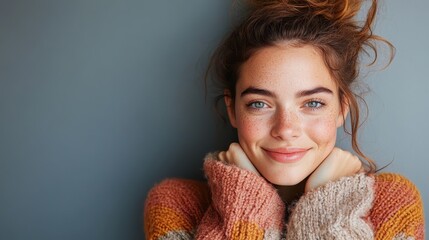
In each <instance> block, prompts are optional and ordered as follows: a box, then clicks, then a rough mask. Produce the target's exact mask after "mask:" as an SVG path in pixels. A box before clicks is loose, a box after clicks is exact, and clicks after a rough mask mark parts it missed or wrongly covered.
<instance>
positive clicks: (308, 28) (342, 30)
mask: <svg viewBox="0 0 429 240" xmlns="http://www.w3.org/2000/svg"><path fill="white" fill-rule="evenodd" d="M370 3H371V4H370V5H369V8H368V9H367V12H366V18H365V19H364V21H361V22H359V21H358V20H357V19H356V15H357V14H358V12H359V11H361V8H362V5H363V1H359V0H341V1H339V0H307V1H304V0H248V1H245V4H246V6H247V12H246V14H245V16H244V18H243V20H242V22H241V23H240V24H239V25H238V26H236V27H235V28H234V29H233V30H232V31H231V32H230V33H229V35H227V37H226V38H225V39H224V40H223V42H222V43H221V44H220V45H219V46H218V48H217V49H216V51H215V52H214V54H213V56H212V58H211V61H210V64H209V68H208V70H207V75H206V80H207V78H208V76H212V77H213V80H214V82H215V84H216V85H217V86H218V87H219V90H220V91H221V92H222V94H219V95H218V96H217V98H216V106H217V104H218V102H219V100H221V99H223V97H224V94H223V92H224V90H225V89H226V90H228V92H230V93H231V96H230V97H232V98H233V99H234V98H235V87H236V83H237V80H238V79H239V74H240V68H241V66H242V64H243V63H245V62H246V61H247V60H248V59H249V58H250V57H251V56H252V54H253V53H255V52H256V51H257V50H259V49H261V48H264V47H267V46H273V45H276V44H277V43H279V42H287V43H289V44H291V45H292V46H296V47H299V46H303V45H311V46H313V47H315V48H316V49H318V50H319V51H320V53H321V54H322V56H323V59H324V61H325V63H326V66H327V67H328V70H329V71H330V73H331V75H332V76H333V79H334V81H335V82H336V84H337V86H338V88H339V98H340V101H341V102H342V103H347V105H348V106H349V111H350V113H349V115H350V127H351V130H347V129H346V127H345V125H344V130H345V132H346V133H348V134H350V135H351V144H352V147H353V150H354V151H355V152H356V154H358V155H359V156H360V158H361V159H364V160H365V161H366V164H365V165H366V168H367V169H366V170H367V172H368V173H373V172H375V171H376V168H377V167H376V164H375V162H374V161H373V160H372V159H370V158H368V157H367V156H366V155H365V154H364V153H363V152H362V151H361V150H360V148H359V144H358V141H357V133H358V129H359V127H360V125H361V123H360V114H359V112H360V110H359V104H358V100H359V99H360V100H363V99H362V98H361V97H360V96H359V95H357V94H355V93H354V92H353V91H352V90H351V86H352V83H354V82H355V80H356V79H357V77H358V75H359V67H360V62H359V60H360V56H361V55H362V53H363V54H366V55H367V56H368V57H370V58H372V61H371V64H370V65H372V64H374V63H375V62H376V60H377V56H378V55H377V42H381V43H384V44H386V45H387V46H388V47H389V49H390V59H389V63H388V64H390V62H391V61H392V59H393V56H394V47H393V45H392V44H391V43H390V42H388V41H387V40H385V39H384V38H382V37H379V36H377V35H374V34H373V31H372V25H373V23H374V20H375V16H376V12H377V4H378V2H377V0H371V1H370ZM371 52H372V53H373V54H372V55H371ZM363 102H364V103H365V101H363Z"/></svg>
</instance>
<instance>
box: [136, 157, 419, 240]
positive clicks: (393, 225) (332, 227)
mask: <svg viewBox="0 0 429 240" xmlns="http://www.w3.org/2000/svg"><path fill="white" fill-rule="evenodd" d="M204 171H205V174H206V177H207V179H208V183H204V182H199V181H194V180H183V179H167V180H164V181H163V182H161V183H160V184H158V185H156V186H155V187H154V188H153V189H151V191H150V192H149V194H148V197H147V199H146V202H145V208H144V230H145V234H146V239H148V240H152V239H157V240H158V239H210V240H218V239H219V240H220V239H297V240H300V239H310V240H311V239H383V240H385V239H394V240H400V239H401V240H402V239H403V240H412V239H418V240H421V239H424V219H423V204H422V200H421V197H420V194H419V192H418V190H417V188H416V187H415V186H414V185H413V184H412V183H411V182H410V181H409V180H407V179H406V178H404V177H403V176H400V175H398V174H391V173H383V174H378V175H374V176H367V175H365V174H357V175H355V176H351V177H343V178H341V179H339V180H337V181H333V182H329V183H327V184H326V185H324V186H321V187H318V188H316V189H314V190H312V191H310V192H307V193H305V194H304V195H303V196H302V197H301V198H300V199H299V200H298V201H297V202H296V203H294V204H293V205H290V206H286V205H285V203H284V202H283V201H282V199H281V198H280V196H279V194H278V192H277V190H276V189H275V188H274V187H273V186H272V184H270V183H269V182H267V181H266V180H265V179H264V178H262V177H260V176H258V175H256V174H254V173H252V172H249V171H247V170H243V169H240V168H238V167H236V166H232V165H228V164H225V163H222V162H220V161H218V160H217V159H216V157H215V155H213V154H209V155H207V157H206V159H205V161H204ZM287 209H289V210H290V217H289V219H288V220H287V222H286V220H285V219H284V218H285V211H286V210H287Z"/></svg>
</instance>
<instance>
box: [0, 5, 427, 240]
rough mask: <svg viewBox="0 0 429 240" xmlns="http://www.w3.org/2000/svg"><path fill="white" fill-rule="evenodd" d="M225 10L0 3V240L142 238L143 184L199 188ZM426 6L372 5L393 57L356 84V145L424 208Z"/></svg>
mask: <svg viewBox="0 0 429 240" xmlns="http://www.w3.org/2000/svg"><path fill="white" fill-rule="evenodd" d="M230 4H231V2H230V1H229V0H228V1H227V0H222V1H220V0H186V1H184V0H181V1H172V0H168V1H167V0H157V1H147V0H140V1H139V0H121V1H113V0H104V1H101V0H76V1H54V0H51V1H49V0H39V1H24V0H9V1H6V0H1V1H0V239H5V240H18V239H19V240H23V239H143V238H144V237H143V231H142V211H143V202H144V199H145V197H146V194H147V191H148V190H149V188H150V187H151V186H153V185H154V184H155V183H156V182H159V181H160V180H161V179H164V178H166V177H173V176H174V177H185V178H200V179H201V178H202V177H203V176H202V171H201V168H202V158H203V156H204V155H205V153H207V152H208V151H213V150H217V149H222V148H224V147H225V146H227V145H228V143H229V141H230V139H231V137H227V136H231V134H230V130H228V129H227V128H226V127H225V126H224V125H222V123H221V121H219V119H218V118H216V116H215V114H214V113H213V111H212V105H211V103H212V102H211V99H210V98H209V99H208V100H207V102H206V100H205V97H204V83H203V80H202V79H203V74H204V70H205V67H206V65H207V61H208V58H209V56H210V53H211V51H212V50H213V49H214V47H215V46H216V44H217V43H218V42H219V40H220V39H221V38H222V36H223V35H224V33H225V32H226V31H227V30H228V29H229V28H230V26H231V13H232V12H233V10H232V9H231V7H230ZM427 9H429V3H428V2H427V1H426V0H414V1H407V2H404V1H400V0H389V1H388V2H387V3H386V4H383V6H382V9H381V18H380V20H379V22H378V25H377V28H376V32H377V33H379V34H382V35H384V36H385V37H387V38H388V39H390V40H391V41H392V42H393V43H394V44H395V46H396V47H397V55H396V59H395V61H394V62H393V63H392V65H391V66H390V67H389V68H388V69H387V70H385V71H383V72H375V73H371V74H370V75H369V76H368V78H367V80H366V82H367V84H368V85H369V86H370V88H371V89H372V92H371V93H369V94H368V95H367V100H368V104H369V106H370V117H369V119H368V121H367V123H366V124H365V127H364V131H363V134H362V136H361V142H362V147H363V149H364V150H366V152H367V153H368V154H369V155H371V156H372V157H373V158H375V159H377V160H378V162H379V163H380V164H381V165H383V164H386V163H388V162H390V161H392V160H394V161H393V163H392V164H391V165H390V166H389V168H388V169H387V170H388V171H395V172H399V173H402V174H404V175H405V176H407V177H408V178H410V179H411V180H412V181H414V182H415V184H416V185H417V186H418V187H419V188H420V190H421V193H422V196H423V198H424V201H425V202H426V203H427V202H429V189H428V187H427V183H428V177H427V171H428V170H427V169H428V166H429V164H428V162H429V157H428V154H427V150H428V148H429V144H428V140H427V137H428V136H429V126H428V122H429V111H428V110H429V107H428V105H427V103H428V102H429V96H428V92H429V80H428V77H427V71H428V69H429V66H428V61H427V59H425V58H426V56H427V55H428V54H429V47H428V44H427V43H428V42H429V33H428V31H427V24H428V23H429V15H427V14H426V10H427ZM340 139H342V137H340ZM339 145H340V146H342V147H344V148H348V146H349V145H348V143H347V140H344V141H339ZM428 209H429V208H426V216H428Z"/></svg>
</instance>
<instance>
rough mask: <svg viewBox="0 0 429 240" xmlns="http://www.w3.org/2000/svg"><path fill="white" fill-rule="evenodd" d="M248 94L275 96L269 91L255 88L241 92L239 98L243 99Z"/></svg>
mask: <svg viewBox="0 0 429 240" xmlns="http://www.w3.org/2000/svg"><path fill="white" fill-rule="evenodd" d="M248 94H257V95H263V96H267V97H275V94H274V93H273V92H271V91H268V90H266V89H261V88H256V87H248V88H246V89H245V90H244V91H243V92H241V94H240V96H241V97H243V96H245V95H248Z"/></svg>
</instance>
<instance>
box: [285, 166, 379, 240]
mask: <svg viewBox="0 0 429 240" xmlns="http://www.w3.org/2000/svg"><path fill="white" fill-rule="evenodd" d="M373 185H374V179H373V178H372V177H369V176H366V175H364V174H358V175H355V176H351V177H344V178H341V179H339V180H338V181H334V182H330V183H328V184H326V185H324V186H322V187H319V188H316V189H314V190H313V191H310V192H308V193H306V194H305V195H304V196H303V197H301V199H300V200H299V201H298V202H297V204H296V206H295V208H294V210H293V211H292V213H291V216H290V221H289V224H288V226H287V228H288V234H287V236H288V238H287V239H373V231H372V228H371V226H370V225H369V224H368V223H367V222H366V221H365V220H364V218H365V217H366V216H367V215H368V213H369V210H370V209H371V207H372V203H373V200H374V189H373ZM303 219H305V221H303Z"/></svg>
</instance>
